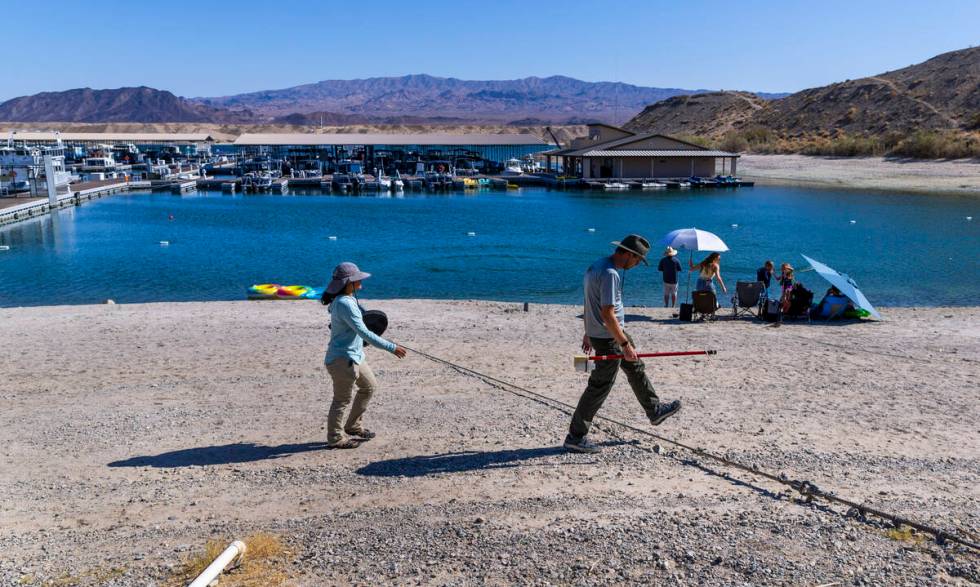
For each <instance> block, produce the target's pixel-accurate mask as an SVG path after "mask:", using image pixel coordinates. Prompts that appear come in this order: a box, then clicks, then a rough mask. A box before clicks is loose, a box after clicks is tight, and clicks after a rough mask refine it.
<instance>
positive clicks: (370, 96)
mask: <svg viewBox="0 0 980 587" xmlns="http://www.w3.org/2000/svg"><path fill="white" fill-rule="evenodd" d="M703 91H705V90H687V89H680V88H652V87H642V86H635V85H631V84H625V83H614V82H586V81H582V80H577V79H573V78H570V77H564V76H552V77H546V78H538V77H528V78H523V79H517V80H503V81H471V80H460V79H455V78H442V77H434V76H431V75H407V76H402V77H381V78H370V79H358V80H328V81H321V82H317V83H313V84H306V85H301V86H295V87H292V88H285V89H280V90H268V91H262V92H252V93H247V94H238V95H234V96H222V97H214V98H182V97H178V96H175V95H174V94H172V93H170V92H167V91H163V90H156V89H153V88H147V87H138V88H119V89H113V90H93V89H90V88H84V89H74V90H67V91H64V92H44V93H40V94H35V95H33V96H22V97H19V98H14V99H12V100H8V101H7V102H4V103H2V104H0V120H2V121H9V122H92V123H99V122H209V123H218V124H222V123H238V124H249V123H280V124H300V125H320V124H323V125H345V124H474V123H484V124H519V125H527V124H578V123H581V122H584V121H594V120H601V121H606V122H614V123H622V122H625V121H626V120H628V119H629V118H631V117H632V116H634V115H635V114H636V113H637V112H639V111H640V110H642V109H643V108H644V107H645V106H646V105H648V104H651V103H654V102H658V101H660V100H663V99H664V98H669V97H671V96H678V95H682V94H693V93H698V92H703ZM781 95H782V94H762V95H761V96H763V97H778V96H781Z"/></svg>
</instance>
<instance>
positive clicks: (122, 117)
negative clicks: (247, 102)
mask: <svg viewBox="0 0 980 587" xmlns="http://www.w3.org/2000/svg"><path fill="white" fill-rule="evenodd" d="M254 118H255V117H254V116H253V115H252V113H251V112H250V111H248V110H247V109H240V110H238V111H236V112H234V113H232V112H229V111H227V110H224V109H219V108H214V107H211V106H207V105H204V104H200V103H197V102H191V101H189V100H186V99H185V98H180V97H178V96H175V95H173V94H171V93H170V92H166V91H162V90H155V89H153V88H147V87H143V86H141V87H138V88H119V89H115V90H93V89H91V88H81V89H76V90H67V91H64V92H43V93H40V94H35V95H33V96H22V97H20V98H14V99H12V100H8V101H6V102H4V103H2V104H0V120H3V121H11V122H16V121H24V122H247V121H249V120H253V119H254Z"/></svg>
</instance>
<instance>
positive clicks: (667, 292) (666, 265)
mask: <svg viewBox="0 0 980 587" xmlns="http://www.w3.org/2000/svg"><path fill="white" fill-rule="evenodd" d="M657 269H659V270H660V272H661V273H663V277H664V307H665V308H673V307H674V306H676V305H677V274H678V273H680V272H681V263H680V261H678V260H677V249H675V248H674V247H667V248H666V249H665V250H664V256H663V258H661V259H660V263H659V264H658V265H657Z"/></svg>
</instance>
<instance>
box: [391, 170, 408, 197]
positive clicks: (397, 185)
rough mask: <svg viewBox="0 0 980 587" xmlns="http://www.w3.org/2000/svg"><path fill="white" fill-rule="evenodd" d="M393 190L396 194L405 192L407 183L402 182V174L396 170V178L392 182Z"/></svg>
mask: <svg viewBox="0 0 980 587" xmlns="http://www.w3.org/2000/svg"><path fill="white" fill-rule="evenodd" d="M391 189H393V190H395V191H396V192H403V191H405V182H404V181H402V174H401V173H400V172H399V171H398V170H397V169H396V170H395V177H394V178H393V179H392V180H391Z"/></svg>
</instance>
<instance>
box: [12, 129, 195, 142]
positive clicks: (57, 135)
mask: <svg viewBox="0 0 980 587" xmlns="http://www.w3.org/2000/svg"><path fill="white" fill-rule="evenodd" d="M7 136H12V137H13V139H14V140H15V141H51V142H54V141H56V140H58V139H61V140H62V141H106V142H114V141H161V142H178V141H184V142H188V143H204V142H207V141H213V140H214V139H213V138H212V137H211V135H209V134H206V133H134V132H105V133H104V132H52V131H48V132H33V131H14V132H13V133H10V134H8V135H7ZM3 138H4V137H3V136H2V135H0V139H3Z"/></svg>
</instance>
